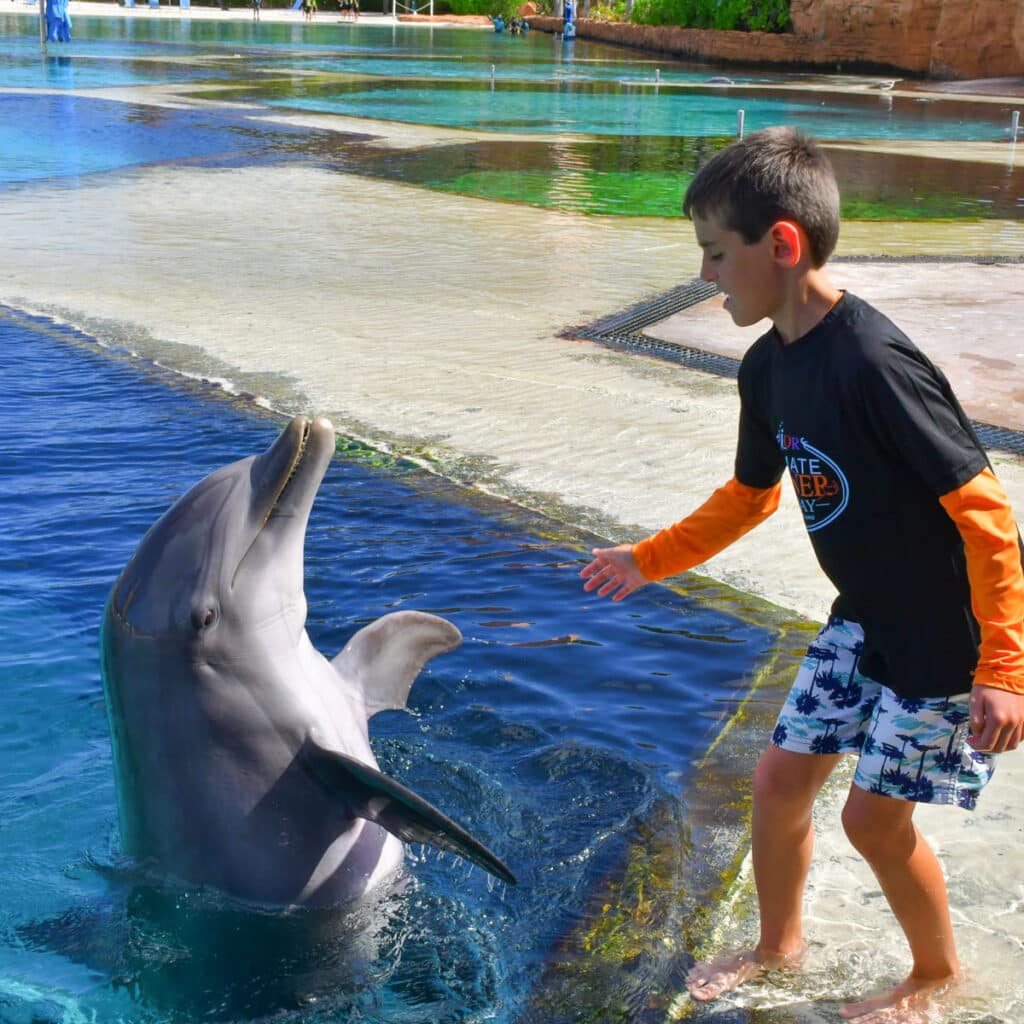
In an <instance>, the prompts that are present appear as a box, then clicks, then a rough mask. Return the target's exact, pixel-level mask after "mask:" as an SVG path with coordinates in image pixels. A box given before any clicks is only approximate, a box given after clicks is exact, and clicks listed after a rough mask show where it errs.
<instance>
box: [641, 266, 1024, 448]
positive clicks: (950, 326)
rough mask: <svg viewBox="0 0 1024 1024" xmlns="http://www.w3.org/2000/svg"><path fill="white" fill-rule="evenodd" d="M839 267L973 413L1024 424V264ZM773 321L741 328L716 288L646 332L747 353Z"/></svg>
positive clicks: (844, 283)
mask: <svg viewBox="0 0 1024 1024" xmlns="http://www.w3.org/2000/svg"><path fill="white" fill-rule="evenodd" d="M831 269H832V278H833V280H834V281H835V283H836V284H837V285H838V286H839V287H841V288H846V289H848V290H849V291H851V292H853V293H854V294H856V295H860V296H861V297H863V298H867V299H869V301H870V302H871V303H872V304H873V305H875V306H876V307H878V308H879V309H881V310H882V311H883V312H884V313H885V314H886V315H887V316H888V317H889V318H890V319H891V320H892V321H893V322H894V323H896V325H897V326H898V327H900V329H901V330H903V331H904V333H906V334H907V335H908V336H909V337H910V339H911V340H912V341H913V342H914V343H915V344H916V345H917V346H918V347H919V348H921V349H922V350H923V351H924V352H925V353H926V354H927V355H928V356H929V357H930V358H931V359H932V361H933V362H935V363H936V365H938V366H939V367H940V368H941V369H942V371H943V372H944V373H945V374H946V376H947V377H949V380H950V382H951V383H952V385H953V389H954V391H956V393H957V395H958V397H959V398H960V401H961V403H962V404H963V406H964V408H965V410H966V411H967V413H968V414H969V415H970V416H971V417H972V418H973V419H976V420H980V421H982V422H983V423H991V424H994V425H996V426H1000V427H1006V428H1009V429H1011V430H1018V431H1024V323H1022V321H1021V313H1022V311H1024V265H1021V264H1020V263H1003V264H995V265H992V264H989V265H984V264H979V263H966V262H955V263H954V262H948V261H936V262H934V263H929V262H927V261H925V260H921V261H915V262H913V263H893V262H888V261H886V262H881V261H879V262H874V261H870V260H865V261H863V262H861V261H859V260H858V261H856V262H837V263H834V264H833V265H832V268H831ZM769 326H770V324H769V323H768V321H762V322H761V323H760V324H757V325H755V326H754V327H747V328H741V327H737V326H736V325H735V324H734V323H733V322H732V318H731V317H730V316H729V314H728V313H727V312H726V311H725V310H724V309H723V308H722V298H721V296H716V297H714V298H712V299H708V300H707V301H705V302H702V303H700V304H699V305H696V306H691V307H690V308H689V309H685V310H682V311H681V312H679V313H676V314H674V315H672V316H670V317H668V318H667V319H665V320H662V321H661V322H659V323H656V324H653V325H651V326H650V327H646V328H644V334H646V335H648V336H649V337H652V338H658V339H660V340H662V341H670V342H673V343H675V344H678V345H687V346H690V347H692V348H696V349H701V350H703V351H707V352H714V353H716V354H718V355H724V356H728V357H730V358H734V359H739V358H741V357H742V355H743V353H744V352H745V351H746V350H747V348H748V347H749V346H750V345H751V344H752V342H753V341H754V340H755V339H756V338H757V337H759V336H760V335H761V334H762V333H764V331H766V330H767V329H768V328H769Z"/></svg>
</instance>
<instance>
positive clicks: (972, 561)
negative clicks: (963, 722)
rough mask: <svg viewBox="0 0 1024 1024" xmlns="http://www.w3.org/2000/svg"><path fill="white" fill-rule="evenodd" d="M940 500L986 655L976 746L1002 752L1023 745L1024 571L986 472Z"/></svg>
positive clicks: (975, 700)
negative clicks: (957, 540) (962, 559)
mask: <svg viewBox="0 0 1024 1024" xmlns="http://www.w3.org/2000/svg"><path fill="white" fill-rule="evenodd" d="M939 501H940V502H941V503H942V507H943V508H944V509H945V510H946V513H947V514H948V515H949V517H950V519H952V520H953V522H954V523H955V524H956V528H957V530H958V531H959V532H960V536H961V537H962V538H963V541H964V552H965V555H966V559H967V578H968V581H969V582H970V586H971V606H972V609H973V611H974V617H975V618H976V619H977V620H978V626H979V628H980V630H981V650H980V653H979V656H978V666H977V668H976V669H975V671H974V686H973V688H972V691H971V741H970V742H971V745H972V746H973V747H974V748H975V749H976V750H982V751H986V752H990V753H1001V752H1003V751H1006V750H1015V749H1016V748H1017V747H1018V746H1019V745H1020V744H1021V743H1022V742H1024V571H1022V567H1021V546H1020V535H1019V533H1018V531H1017V523H1016V522H1015V520H1014V518H1013V512H1012V510H1011V508H1010V503H1009V500H1008V499H1007V497H1006V492H1005V491H1004V490H1003V488H1002V485H1001V484H1000V483H999V481H998V480H997V479H996V476H995V474H994V473H993V472H992V470H991V469H983V470H982V471H981V472H980V473H978V474H977V476H975V477H973V478H972V479H970V480H968V481H967V483H966V484H964V485H963V486H962V487H958V488H957V489H956V490H955V491H950V492H949V493H948V494H944V495H943V496H942V497H941V498H940V499H939Z"/></svg>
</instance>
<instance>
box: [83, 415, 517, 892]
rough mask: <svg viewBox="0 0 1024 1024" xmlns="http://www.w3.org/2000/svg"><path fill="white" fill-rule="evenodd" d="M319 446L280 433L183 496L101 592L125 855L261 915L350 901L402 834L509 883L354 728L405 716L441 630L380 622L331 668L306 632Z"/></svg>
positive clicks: (398, 857) (453, 632)
mask: <svg viewBox="0 0 1024 1024" xmlns="http://www.w3.org/2000/svg"><path fill="white" fill-rule="evenodd" d="M334 448H335V441H334V430H333V428H332V426H331V424H330V423H329V422H328V421H327V420H324V419H317V420H314V421H312V422H308V421H307V420H305V419H303V418H301V417H300V418H297V419H295V420H293V421H292V422H291V423H290V424H289V425H288V427H286V428H285V430H284V432H283V433H282V434H281V436H280V437H279V438H278V439H277V441H276V442H275V443H274V444H273V445H272V446H271V447H270V448H269V449H268V450H267V451H266V452H265V453H264V454H263V455H260V456H258V457H254V458H249V459H244V460H242V461H241V462H236V463H233V464H232V465H229V466H226V467H224V468H223V469H220V470H218V471H217V472H215V473H212V474H211V475H210V476H208V477H206V479H204V480H202V481H201V482H200V483H198V484H197V485H196V486H195V487H193V488H192V489H191V490H190V491H189V492H188V493H187V494H186V495H185V496H184V497H182V498H181V499H180V500H179V501H178V502H177V503H176V504H175V505H174V506H173V507H172V508H171V509H170V510H169V511H168V512H167V513H166V514H165V515H164V516H163V517H162V518H161V519H160V520H159V521H158V522H157V523H156V524H155V525H154V526H153V527H152V528H151V529H150V531H149V532H148V533H147V534H146V536H145V537H144V538H143V540H142V542H141V543H140V544H139V547H138V549H137V550H136V552H135V554H134V555H133V557H132V559H131V561H130V562H129V563H128V565H127V566H126V567H125V569H124V571H123V572H122V573H121V575H120V577H119V578H118V580H117V582H116V583H115V585H114V588H113V591H112V593H111V596H110V600H109V602H108V605H107V609H106V615H105V618H104V623H103V629H102V638H101V647H102V663H103V682H104V689H105V693H106V702H107V712H108V717H109V721H110V730H111V735H112V739H113V749H114V767H115V773H116V780H117V790H118V805H119V810H120V821H121V834H122V841H123V845H124V848H125V851H126V852H127V853H128V854H130V855H132V856H134V857H135V858H137V859H138V860H140V861H141V862H144V863H148V864H151V865H153V866H155V867H156V868H157V869H158V870H160V871H162V872H164V873H166V874H168V875H171V876H174V877H177V878H179V879H181V880H184V881H187V882H192V883H200V884H205V885H211V886H214V887H216V888H219V889H222V890H224V891H226V892H228V893H230V894H233V895H235V896H238V897H241V898H243V899H246V900H253V901H257V902H261V903H269V904H276V905H293V904H307V905H318V906H323V905H333V904H336V903H340V902H344V901H347V900H349V899H352V898H354V897H357V896H359V895H361V894H363V893H364V892H366V891H367V890H369V889H371V888H372V887H374V886H375V885H377V884H378V883H379V882H380V881H382V880H383V879H384V878H386V877H387V876H390V875H392V874H393V873H394V872H395V871H396V870H397V869H398V867H399V865H400V863H401V861H402V856H403V846H402V842H401V841H400V840H402V839H404V840H407V841H411V842H426V843H431V844H433V845H435V846H439V847H441V848H443V849H446V850H450V851H454V852H456V853H459V854H460V855H462V856H464V857H467V858H469V859H470V860H472V861H474V862H475V863H477V864H480V865H481V866H482V867H484V868H485V869H486V870H488V871H490V872H492V873H493V874H495V875H497V876H498V877H500V878H503V879H506V880H508V881H514V879H513V878H512V876H511V874H510V873H509V871H508V869H507V868H506V867H505V866H504V865H503V864H502V863H501V861H499V860H498V859H497V858H496V857H495V856H494V855H493V854H492V853H490V851H488V850H487V849H486V848H485V847H484V846H482V845H481V844H480V843H479V842H477V841H476V840H475V839H473V838H472V837H471V836H469V835H468V834H467V833H466V832H465V831H464V830H463V829H461V828H460V827H459V826H458V825H456V824H455V823H454V822H452V821H451V820H450V819H449V818H446V817H445V816H444V815H443V814H442V813H441V812H440V811H438V810H437V809H436V808H434V807H432V806H431V805H430V804H428V803H427V802H426V801H424V800H422V799H421V798H419V797H417V796H416V795H415V794H413V793H412V792H410V791H409V790H407V789H405V788H404V787H403V786H401V785H400V784H398V783H397V782H395V781H394V780H393V779H390V778H388V777H387V776H385V775H382V774H381V773H380V771H379V769H378V767H377V762H376V760H375V758H374V755H373V751H372V750H371V749H370V743H369V737H368V732H367V720H368V718H369V717H370V716H372V715H373V714H375V713H376V712H378V711H381V710H383V709H385V708H403V707H404V706H405V701H406V697H407V696H408V693H409V688H410V686H411V685H412V682H413V680H414V679H415V678H416V676H417V674H418V673H419V671H420V669H421V668H422V667H423V665H424V663H425V662H426V661H427V660H429V659H430V658H432V657H434V656H435V655H437V654H441V653H443V652H445V651H449V650H451V649H453V648H454V647H456V646H457V645H458V644H459V643H460V642H461V635H460V634H459V631H458V630H457V629H456V628H455V626H453V625H452V624H451V623H450V622H447V621H446V620H444V619H440V618H437V617H436V616H433V615H428V614H425V613H421V612H397V613H395V614H392V615H386V616H384V617H383V618H380V619H377V620H376V621H375V622H373V623H372V624H371V625H369V626H366V627H365V628H364V629H362V630H360V631H359V632H358V633H356V635H355V636H354V637H353V638H352V639H351V640H350V641H349V643H348V644H347V645H346V647H345V648H344V650H343V651H341V653H340V654H338V656H337V657H336V658H334V660H333V661H330V662H329V661H327V659H326V658H324V657H323V656H322V655H321V654H320V653H319V652H317V651H316V650H315V648H314V647H313V645H312V643H311V642H310V640H309V637H308V636H307V634H306V630H305V621H306V600H305V595H304V590H303V550H304V544H305V534H306V524H307V520H308V517H309V512H310V508H311V507H312V504H313V500H314V498H315V497H316V493H317V489H318V488H319V486H320V481H321V480H322V478H323V476H324V473H325V472H326V470H327V466H328V463H329V462H330V460H331V457H332V455H333V454H334ZM396 837H397V838H396Z"/></svg>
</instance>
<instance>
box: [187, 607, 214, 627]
mask: <svg viewBox="0 0 1024 1024" xmlns="http://www.w3.org/2000/svg"><path fill="white" fill-rule="evenodd" d="M217 618H218V615H217V609H216V608H215V607H214V606H213V605H201V606H200V607H198V608H193V609H192V627H193V629H195V631H196V632H197V633H201V632H202V631H203V630H204V629H209V628H210V627H211V626H213V625H215V624H216V622H217Z"/></svg>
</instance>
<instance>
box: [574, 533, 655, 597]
mask: <svg viewBox="0 0 1024 1024" xmlns="http://www.w3.org/2000/svg"><path fill="white" fill-rule="evenodd" d="M591 554H592V555H593V556H594V560H593V561H592V562H591V563H590V564H589V565H588V566H587V567H586V568H585V569H581V570H580V576H582V577H583V579H585V580H586V581H587V582H586V583H585V584H584V585H583V589H584V590H586V591H588V592H589V591H591V590H597V596H598V597H607V596H608V595H609V594H612V595H613V596H612V600H613V601H621V600H622V599H623V598H624V597H629V595H630V594H632V593H633V591H634V590H639V589H640V588H641V587H642V586H643V585H644V584H645V583H648V582H650V581H649V580H648V579H647V577H646V576H645V575H644V574H643V573H642V572H641V571H640V569H639V567H638V566H637V564H636V559H635V558H634V557H633V545H632V544H620V545H619V546H618V547H617V548H594V550H593V551H592V552H591ZM597 588H600V589H597Z"/></svg>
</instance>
